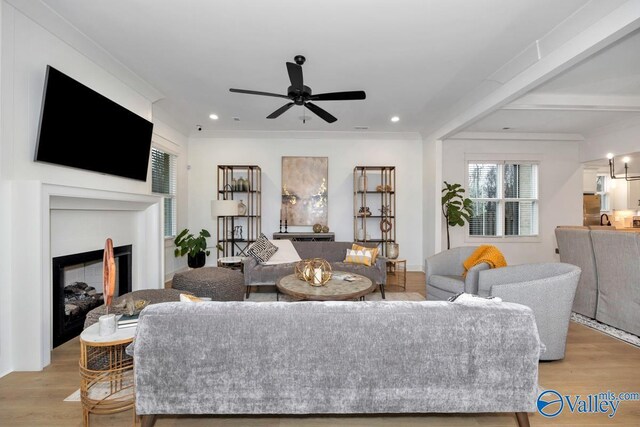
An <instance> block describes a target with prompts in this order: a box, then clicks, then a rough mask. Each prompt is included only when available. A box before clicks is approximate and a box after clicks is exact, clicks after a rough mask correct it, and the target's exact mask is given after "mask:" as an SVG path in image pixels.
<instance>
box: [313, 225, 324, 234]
mask: <svg viewBox="0 0 640 427" xmlns="http://www.w3.org/2000/svg"><path fill="white" fill-rule="evenodd" d="M313 232H314V233H321V232H322V225H321V224H313Z"/></svg>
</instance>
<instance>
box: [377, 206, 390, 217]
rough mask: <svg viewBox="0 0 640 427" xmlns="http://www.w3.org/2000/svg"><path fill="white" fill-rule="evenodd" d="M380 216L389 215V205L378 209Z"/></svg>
mask: <svg viewBox="0 0 640 427" xmlns="http://www.w3.org/2000/svg"><path fill="white" fill-rule="evenodd" d="M378 210H379V211H380V213H381V214H382V216H390V215H391V205H382V208H381V209H378Z"/></svg>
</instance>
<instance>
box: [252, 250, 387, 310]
mask: <svg viewBox="0 0 640 427" xmlns="http://www.w3.org/2000/svg"><path fill="white" fill-rule="evenodd" d="M292 243H293V246H294V247H295V248H296V251H298V255H300V258H302V259H306V258H323V259H326V260H327V261H329V263H330V264H331V268H332V269H333V270H336V271H346V272H349V273H356V274H360V275H362V276H365V277H368V278H369V279H371V281H372V282H373V283H375V284H377V285H378V286H379V287H380V292H381V294H382V298H383V299H384V297H385V296H384V285H385V283H386V281H387V260H386V258H383V257H380V256H378V259H377V260H376V263H375V264H374V265H372V266H370V267H368V266H366V265H362V264H351V263H345V262H343V261H344V259H345V257H346V254H347V249H351V245H352V243H351V242H302V241H300V242H297V241H294V242H292ZM361 246H372V245H367V244H361ZM243 264H244V266H243V271H244V284H245V285H246V287H247V298H248V297H249V293H250V291H251V286H262V285H275V284H276V281H277V280H278V279H279V278H281V277H284V276H287V275H289V274H293V269H294V267H295V263H289V264H278V265H262V264H260V263H258V261H256V260H255V259H254V258H253V257H247V258H245V259H244V261H243Z"/></svg>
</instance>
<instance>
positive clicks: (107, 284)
mask: <svg viewBox="0 0 640 427" xmlns="http://www.w3.org/2000/svg"><path fill="white" fill-rule="evenodd" d="M115 287H116V261H115V258H114V256H113V241H112V240H111V239H110V238H108V239H107V241H106V242H105V244H104V252H103V255H102V288H103V292H104V305H105V309H106V310H105V313H106V314H105V315H103V316H100V317H99V318H98V322H99V328H100V329H99V334H100V335H102V336H104V335H111V334H113V333H115V332H116V316H115V314H109V308H110V307H111V301H112V300H113V293H114V292H115Z"/></svg>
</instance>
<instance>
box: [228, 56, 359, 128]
mask: <svg viewBox="0 0 640 427" xmlns="http://www.w3.org/2000/svg"><path fill="white" fill-rule="evenodd" d="M293 60H294V61H295V64H294V63H293V62H287V63H286V65H287V73H288V74H289V81H290V82H291V86H289V87H288V88H287V94H286V95H280V94H277V93H271V92H260V91H255V90H246V89H234V88H231V89H229V91H230V92H234V93H244V94H247V95H260V96H272V97H276V98H285V99H288V100H289V102H288V103H286V104H285V105H283V106H282V107H280V108H278V109H277V110H276V111H274V112H273V113H271V114H269V115H268V116H267V119H275V118H277V117H280V116H281V115H282V114H283V113H284V112H285V111H287V110H288V109H289V108H291V107H293V106H294V105H302V106H304V107H307V109H309V110H310V111H311V112H312V113H314V114H315V115H317V116H318V117H320V118H321V119H322V120H324V121H326V122H327V123H333V122H335V121H336V120H338V119H337V118H336V117H334V116H333V115H331V114H330V113H329V112H328V111H326V110H324V109H323V108H320V107H318V106H317V105H315V104H314V103H312V102H311V101H354V100H361V99H366V97H367V95H366V94H365V93H364V91H361V90H358V91H349V92H329V93H320V94H317V95H314V94H313V92H312V91H311V88H310V87H309V86H306V85H305V84H304V79H303V76H302V64H304V63H305V61H306V58H305V57H304V56H302V55H296V56H295V58H293ZM303 122H304V120H303Z"/></svg>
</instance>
